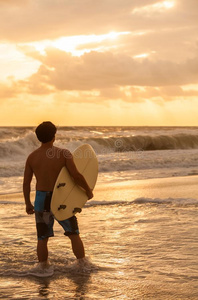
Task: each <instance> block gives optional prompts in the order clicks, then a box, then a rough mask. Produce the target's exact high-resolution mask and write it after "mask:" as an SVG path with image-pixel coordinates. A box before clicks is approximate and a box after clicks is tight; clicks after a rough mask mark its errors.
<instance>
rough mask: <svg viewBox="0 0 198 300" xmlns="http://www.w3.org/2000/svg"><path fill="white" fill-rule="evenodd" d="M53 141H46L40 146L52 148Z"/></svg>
mask: <svg viewBox="0 0 198 300" xmlns="http://www.w3.org/2000/svg"><path fill="white" fill-rule="evenodd" d="M53 143H54V142H53V141H51V142H48V143H41V148H45V149H47V148H52V147H53Z"/></svg>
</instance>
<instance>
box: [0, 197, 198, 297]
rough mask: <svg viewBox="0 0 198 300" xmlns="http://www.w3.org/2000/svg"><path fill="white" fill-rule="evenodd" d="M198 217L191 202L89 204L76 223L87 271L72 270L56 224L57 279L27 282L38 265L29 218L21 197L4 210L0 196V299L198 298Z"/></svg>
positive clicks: (53, 259) (52, 257) (51, 253)
mask: <svg viewBox="0 0 198 300" xmlns="http://www.w3.org/2000/svg"><path fill="white" fill-rule="evenodd" d="M197 210H198V206H197V201H196V200H195V201H194V202H193V201H192V200H190V199H186V200H185V201H184V199H183V201H182V199H176V198H175V199H173V198H172V199H163V198H161V199H157V200H156V199H154V198H141V199H137V200H135V201H134V202H127V201H124V202H123V203H122V202H118V203H117V204H110V203H109V202H108V203H106V205H105V203H103V205H98V204H96V205H94V202H93V205H91V206H89V207H87V208H85V209H84V210H83V212H82V213H81V214H80V215H79V216H78V220H79V227H80V231H81V237H82V240H83V241H84V245H85V249H86V255H87V257H88V258H89V261H88V267H87V266H85V267H83V268H81V269H78V268H77V267H75V260H74V256H73V253H72V251H71V247H70V241H69V239H67V238H66V237H65V236H64V235H63V232H62V229H61V227H59V225H58V224H57V223H56V224H55V237H54V238H51V239H50V241H49V257H50V261H51V263H52V264H53V265H54V268H55V273H54V276H53V277H51V278H44V279H42V278H35V277H33V276H27V275H26V271H27V270H28V269H29V268H30V267H32V266H33V264H34V263H35V262H36V233H35V225H34V217H33V216H27V215H26V214H25V212H24V205H23V203H22V199H21V197H20V195H18V199H17V198H14V195H13V196H12V198H11V199H10V200H9V201H8V199H5V201H4V204H3V199H2V196H1V204H0V217H1V218H0V238H1V239H0V241H1V247H0V299H52V298H53V299H81V300H82V299H85V300H86V299H130V300H131V299H135V300H136V299H137V300H139V299H146V300H147V299H159V300H160V299H198V284H197V283H198V259H197V258H198V257H197V256H198V255H197V253H198V235H197V230H198V225H197V224H198V214H197ZM71 263H73V264H74V267H71V265H70V264H71Z"/></svg>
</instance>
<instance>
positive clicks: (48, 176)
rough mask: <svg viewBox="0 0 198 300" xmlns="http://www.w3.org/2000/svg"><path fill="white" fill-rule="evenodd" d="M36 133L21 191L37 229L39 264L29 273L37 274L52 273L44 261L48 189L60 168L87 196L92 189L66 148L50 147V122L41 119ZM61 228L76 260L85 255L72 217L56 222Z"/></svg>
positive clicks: (50, 227)
mask: <svg viewBox="0 0 198 300" xmlns="http://www.w3.org/2000/svg"><path fill="white" fill-rule="evenodd" d="M35 132H36V135H37V138H38V140H39V141H40V142H41V146H40V147H39V148H38V149H36V150H35V151H34V152H32V153H31V154H30V155H29V156H28V158H27V161H26V165H25V172H24V180H23V194H24V198H25V204H26V212H27V214H30V215H31V214H34V213H35V219H36V228H37V236H38V243H37V256H38V261H39V264H38V266H37V267H36V268H34V269H32V274H34V273H36V274H37V273H38V272H40V273H41V274H43V275H41V276H49V275H52V273H53V272H52V270H51V269H50V266H49V264H48V247H47V243H48V238H49V237H51V236H54V233H53V223H54V217H53V215H52V213H51V211H50V201H51V196H52V191H53V188H54V185H55V182H56V179H57V177H58V174H59V172H60V170H61V169H62V167H64V166H66V168H67V170H68V171H69V173H70V175H71V177H72V178H73V180H74V181H75V183H76V184H78V185H79V186H80V187H82V188H83V189H84V190H85V192H86V194H87V196H88V199H91V198H92V197H93V193H92V190H91V189H90V187H89V186H88V184H87V182H86V180H85V178H84V177H83V175H81V174H80V173H79V172H78V170H77V168H76V166H75V164H74V161H73V157H72V154H71V152H70V151H69V150H67V149H60V148H57V147H55V146H53V143H54V141H55V134H56V127H55V125H54V124H52V123H51V122H43V123H42V124H40V125H39V126H38V127H37V128H36V131H35ZM33 175H35V177H36V197H35V202H34V206H33V205H32V203H31V200H30V191H31V181H32V177H33ZM58 223H59V224H60V225H61V226H62V227H63V229H64V231H65V233H64V234H65V235H66V236H68V237H69V239H70V240H71V244H72V250H73V253H74V255H75V256H76V258H77V259H83V258H84V257H85V251H84V246H83V243H82V240H81V238H80V236H79V230H78V223H77V219H76V217H75V216H73V217H71V218H69V219H67V220H64V221H58Z"/></svg>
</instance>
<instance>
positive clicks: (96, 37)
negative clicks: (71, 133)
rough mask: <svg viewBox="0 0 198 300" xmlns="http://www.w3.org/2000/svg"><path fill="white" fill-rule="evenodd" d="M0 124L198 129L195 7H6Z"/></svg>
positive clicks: (119, 1) (22, 1) (152, 0)
mask: <svg viewBox="0 0 198 300" xmlns="http://www.w3.org/2000/svg"><path fill="white" fill-rule="evenodd" d="M0 15H1V18H0V126H26V125H30V126H32V125H33V126H35V125H38V124H39V123H40V122H42V121H48V120H50V121H52V122H54V123H55V124H56V125H57V126H63V125H64V126H75V125H80V126H87V125H90V126H91V125H96V126H100V125H101V126H103V125H106V126H107V125H109V126H112V125H115V126H116V125H118V126H120V125H123V126H125V125H126V126H198V35H197V32H198V22H197V20H198V2H197V0H188V1H186V0H167V1H163V0H161V1H160V0H100V1H98V0H72V1H71V0H57V1H54V0H42V1H41V0H0Z"/></svg>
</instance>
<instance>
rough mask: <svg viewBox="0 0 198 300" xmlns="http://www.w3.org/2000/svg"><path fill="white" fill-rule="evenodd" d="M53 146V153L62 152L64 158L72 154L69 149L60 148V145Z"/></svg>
mask: <svg viewBox="0 0 198 300" xmlns="http://www.w3.org/2000/svg"><path fill="white" fill-rule="evenodd" d="M53 148H54V151H55V153H57V154H62V155H63V156H64V157H65V158H70V157H71V156H72V154H71V152H70V150H69V149H66V148H60V147H56V146H54V147H53Z"/></svg>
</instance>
